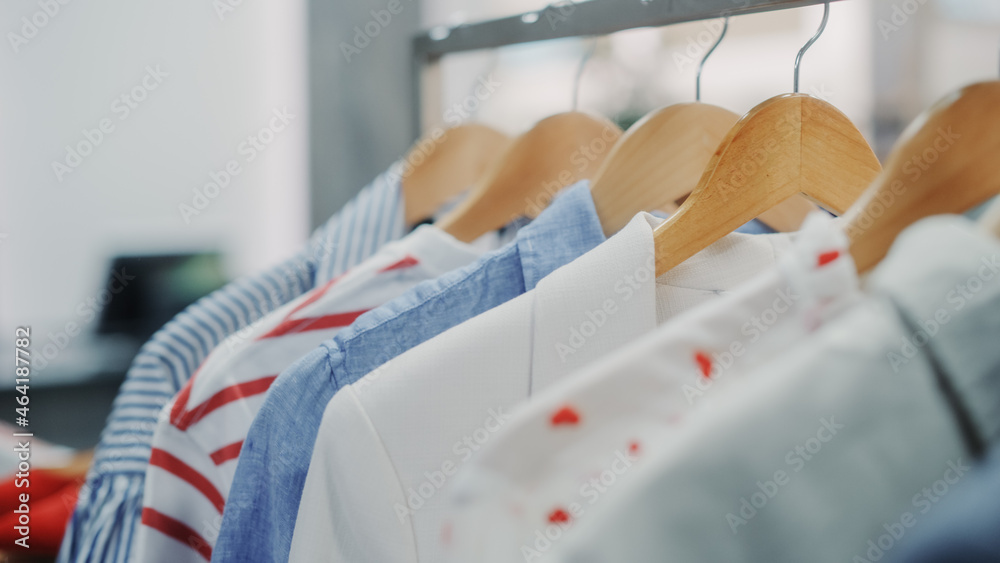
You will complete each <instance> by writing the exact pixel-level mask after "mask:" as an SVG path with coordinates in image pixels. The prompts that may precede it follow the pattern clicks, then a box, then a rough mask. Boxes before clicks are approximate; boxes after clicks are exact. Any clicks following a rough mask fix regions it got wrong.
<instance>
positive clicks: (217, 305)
mask: <svg viewBox="0 0 1000 563" xmlns="http://www.w3.org/2000/svg"><path fill="white" fill-rule="evenodd" d="M394 169H395V168H390V172H386V173H383V174H382V175H380V176H378V177H377V178H376V179H375V180H373V181H372V183H371V184H369V185H368V186H367V187H366V188H365V189H364V190H362V191H361V193H359V194H358V195H357V196H356V197H355V198H354V199H353V200H352V201H351V202H350V203H348V204H347V205H346V206H344V208H343V209H342V210H341V211H340V212H338V213H337V214H336V215H334V216H333V217H331V218H330V220H329V221H327V222H326V223H325V224H324V225H323V226H321V227H319V228H318V229H317V230H316V231H315V233H313V236H312V237H311V238H310V240H309V242H308V244H307V245H306V248H305V249H304V250H303V251H302V252H300V253H299V254H297V255H295V256H294V257H292V258H290V259H288V260H286V261H285V262H283V263H281V264H279V265H277V266H275V267H273V268H271V269H270V270H267V271H265V272H263V273H260V274H257V275H254V276H248V277H244V278H241V279H239V280H236V281H234V282H232V283H230V284H228V285H226V286H225V287H223V288H222V289H219V290H218V291H215V292H213V293H212V294H211V295H208V296H206V297H204V298H202V299H200V300H199V301H198V302H196V303H194V304H193V305H191V306H190V307H188V308H187V309H185V310H184V311H183V312H181V313H180V314H178V315H177V316H176V317H175V318H174V319H173V320H171V321H170V322H169V323H167V324H166V325H165V326H164V327H163V328H161V329H160V330H159V331H158V332H157V333H156V334H154V335H153V337H152V338H151V339H150V341H149V342H147V343H146V344H145V345H144V346H143V347H142V349H141V350H140V351H139V353H138V355H137V356H136V357H135V359H134V360H133V362H132V365H131V367H130V368H129V371H128V373H127V374H126V376H125V381H124V383H122V386H121V389H120V390H119V391H118V396H117V397H116V399H115V402H114V405H113V407H112V411H111V415H110V416H109V417H108V421H107V424H106V426H105V428H104V432H103V434H102V435H101V441H100V444H98V446H97V449H96V451H95V454H94V462H93V465H92V466H91V468H90V473H89V474H88V476H87V483H86V484H85V485H84V486H83V488H82V489H81V490H80V495H79V500H78V502H77V506H76V510H75V512H74V513H73V517H72V519H71V520H70V522H69V525H68V527H67V529H66V535H65V536H64V538H63V543H62V547H61V550H60V553H59V559H58V561H59V562H60V563H70V562H72V563H82V562H101V563H105V562H114V563H126V562H127V561H128V560H129V552H130V549H131V546H132V543H133V541H134V538H135V531H136V527H137V526H138V524H139V519H140V516H141V513H142V495H143V486H144V480H145V475H146V467H147V465H148V463H149V456H150V447H151V442H152V438H153V430H154V429H155V428H156V422H157V417H158V416H159V415H160V411H161V409H162V407H163V405H164V404H166V403H167V402H168V401H169V400H170V398H171V397H173V396H174V394H176V393H177V392H178V391H179V390H180V389H181V387H182V386H183V385H184V384H185V383H186V382H187V380H188V379H189V378H190V377H191V375H192V374H193V373H194V371H195V370H196V369H197V368H198V366H199V365H201V363H202V362H203V361H204V360H205V358H206V357H207V356H208V354H209V353H210V352H211V351H212V349H213V348H214V347H215V346H217V345H218V344H219V343H220V342H222V341H223V340H224V339H225V338H226V337H227V336H229V335H231V334H233V333H236V332H239V331H242V330H244V329H246V328H247V327H250V326H251V325H253V324H254V323H255V322H258V321H260V320H261V319H263V318H264V316H266V315H267V314H268V313H270V312H271V311H273V310H275V309H277V308H278V307H280V306H282V305H284V304H285V303H287V302H289V301H291V300H292V299H294V298H296V297H298V296H299V295H302V294H303V293H306V292H307V291H309V290H311V289H312V288H313V287H315V286H317V285H320V284H323V283H325V282H327V281H329V280H330V279H332V278H334V277H336V276H338V275H340V274H342V273H343V272H345V271H346V270H347V269H348V268H350V267H352V266H354V265H356V264H359V263H360V262H362V261H363V260H364V259H366V258H368V257H369V256H371V255H372V254H374V253H375V251H376V250H378V248H379V247H380V246H381V245H382V244H384V243H386V242H388V241H390V240H395V239H397V238H399V237H400V236H402V234H403V230H404V220H403V197H402V192H401V189H400V181H399V177H398V175H396V174H394V173H392V172H391V171H392V170H394ZM220 518H221V517H220Z"/></svg>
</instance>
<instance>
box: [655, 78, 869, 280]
mask: <svg viewBox="0 0 1000 563" xmlns="http://www.w3.org/2000/svg"><path fill="white" fill-rule="evenodd" d="M880 170H881V167H880V165H879V162H878V159H877V158H876V157H875V153H874V152H873V151H872V150H871V147H870V146H869V145H868V143H867V142H866V141H865V139H864V136H863V135H861V132H860V131H858V129H857V127H855V126H854V124H853V123H851V121H850V120H849V119H848V118H847V117H846V116H845V115H844V114H843V113H841V112H840V111H839V110H837V109H836V108H835V107H833V106H832V105H830V104H829V103H827V102H824V101H822V100H819V99H817V98H813V97H811V96H807V95H803V94H787V95H783V96H777V97H775V98H771V99H769V100H767V101H765V102H764V103H762V104H760V105H758V106H757V107H755V108H754V109H752V110H750V112H748V113H747V114H746V115H745V116H744V117H743V118H742V119H740V121H739V122H738V123H737V124H736V125H735V126H734V127H733V128H732V129H731V130H730V131H729V133H728V135H727V136H726V138H725V139H724V140H723V141H722V143H720V145H719V147H718V150H717V151H716V152H715V153H714V154H713V155H712V157H711V159H710V162H709V164H708V166H707V168H706V170H705V173H704V174H703V175H702V178H701V180H700V181H699V183H698V186H697V187H696V188H695V189H694V191H693V192H692V193H691V196H690V197H689V198H688V199H687V200H686V201H685V202H684V204H683V205H681V207H680V209H679V210H678V211H677V213H675V214H674V215H673V216H671V217H670V219H668V220H667V221H665V222H664V223H663V224H662V225H660V226H659V227H658V228H657V229H656V232H655V234H654V239H655V242H656V265H657V268H656V271H657V275H660V274H662V273H664V272H667V271H669V270H670V269H671V268H673V267H674V266H676V265H678V264H680V263H681V262H683V261H685V260H687V259H688V258H690V257H691V256H693V255H695V254H696V253H698V252H699V251H701V250H703V249H704V248H706V247H707V246H709V245H710V244H712V243H713V242H715V241H717V240H719V239H721V238H722V237H724V236H725V235H727V234H729V233H731V232H733V231H734V230H736V229H737V228H738V227H739V226H740V225H743V224H744V223H746V222H747V221H750V220H751V219H753V218H755V217H757V216H759V215H761V214H762V213H764V212H765V211H767V210H769V209H771V208H773V207H775V206H776V205H777V204H779V203H781V202H782V201H785V200H787V199H788V198H790V197H792V196H794V195H796V194H799V193H803V194H805V195H806V196H807V197H809V198H810V199H812V200H813V201H815V202H816V203H818V204H819V205H821V206H823V207H825V208H826V209H828V210H830V211H833V212H835V213H838V214H839V213H843V212H844V211H846V210H847V208H848V207H849V206H850V204H851V203H853V202H854V201H855V199H856V198H857V197H858V196H859V195H860V194H861V193H862V192H863V191H864V189H865V188H866V187H867V186H868V185H869V184H870V183H871V181H872V180H873V179H874V178H875V177H876V176H877V175H878V173H879V171H880Z"/></svg>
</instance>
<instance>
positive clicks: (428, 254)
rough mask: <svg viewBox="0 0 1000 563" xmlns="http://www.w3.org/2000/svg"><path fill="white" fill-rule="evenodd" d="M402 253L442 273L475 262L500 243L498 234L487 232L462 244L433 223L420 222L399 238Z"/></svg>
mask: <svg viewBox="0 0 1000 563" xmlns="http://www.w3.org/2000/svg"><path fill="white" fill-rule="evenodd" d="M390 244H392V245H393V246H397V247H398V248H399V250H400V253H401V254H405V255H407V256H410V257H413V258H415V259H416V260H417V261H419V262H420V263H421V264H423V265H424V266H425V267H427V268H428V269H430V270H431V271H432V272H434V275H441V274H443V273H446V272H450V271H451V270H454V269H455V268H461V267H462V266H465V265H466V264H470V263H472V262H474V261H475V260H476V259H477V258H479V257H480V256H481V255H482V254H483V253H484V252H487V251H490V250H494V249H496V248H497V247H498V246H500V245H499V235H498V234H497V233H496V232H490V233H487V234H485V235H483V236H482V237H480V238H479V239H476V240H475V241H473V242H471V243H464V242H462V241H460V240H458V239H456V238H455V237H453V236H451V235H449V234H448V233H446V232H444V231H443V230H441V229H440V228H438V227H435V226H434V225H420V226H419V227H417V228H416V229H415V230H414V231H413V232H412V233H410V234H409V235H407V236H405V237H403V238H402V239H400V240H399V241H396V242H394V243H390Z"/></svg>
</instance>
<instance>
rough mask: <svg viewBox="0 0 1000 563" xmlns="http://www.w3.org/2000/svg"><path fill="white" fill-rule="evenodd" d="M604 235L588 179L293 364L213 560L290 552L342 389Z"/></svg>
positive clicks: (252, 442)
mask: <svg viewBox="0 0 1000 563" xmlns="http://www.w3.org/2000/svg"><path fill="white" fill-rule="evenodd" d="M604 238H605V237H604V231H603V230H602V228H601V224H600V222H599V220H598V218H597V212H596V211H595V210H594V202H593V200H592V199H591V197H590V190H589V188H588V185H587V182H586V181H583V182H580V183H578V184H576V185H574V186H572V187H570V188H568V189H566V190H565V191H564V192H563V193H562V194H560V195H559V196H558V197H557V198H556V199H555V201H553V203H552V204H551V205H550V206H549V207H548V208H547V209H546V210H545V211H543V212H542V213H541V214H540V215H539V216H538V218H537V219H535V220H534V221H533V222H532V223H531V224H530V225H528V226H526V227H524V228H522V229H521V230H520V231H519V232H518V233H517V238H516V239H515V240H514V241H512V242H511V243H509V244H508V245H506V246H504V247H503V248H500V249H499V250H496V251H494V252H492V253H490V254H487V255H485V256H483V257H482V258H480V259H479V260H478V261H476V262H474V263H473V264H470V265H469V266H466V267H464V268H460V269H458V270H455V271H453V272H449V273H448V274H445V275H444V276H441V277H439V278H437V279H435V280H431V281H427V282H423V283H421V284H420V285H418V286H416V287H415V288H413V289H412V290H410V291H409V292H408V293H406V294H404V295H402V296H400V297H398V298H397V299H395V300H393V301H391V302H389V303H387V304H386V305H383V306H382V307H380V308H378V309H375V310H373V311H370V312H368V313H366V314H365V315H363V316H361V317H359V318H358V319H357V320H356V321H355V322H354V324H353V325H351V326H350V327H349V328H347V329H345V330H343V331H341V332H340V333H339V334H338V335H337V336H335V337H334V338H332V339H330V340H328V341H327V342H325V343H323V345H322V346H320V347H319V348H317V349H316V350H314V351H313V352H311V353H310V354H308V355H306V356H305V357H303V358H302V359H300V360H299V361H298V362H296V363H295V364H294V365H292V366H291V367H289V368H288V369H287V370H285V371H284V372H283V373H282V374H281V375H280V376H279V377H278V379H277V380H275V382H274V384H273V385H272V386H271V390H270V392H269V393H268V396H267V399H266V400H265V402H264V405H263V406H262V408H261V410H260V412H259V413H258V414H257V418H256V419H254V422H253V425H252V426H251V427H250V432H249V434H248V435H247V438H246V440H244V442H243V449H242V450H241V452H240V459H239V465H238V466H237V468H236V476H235V477H234V480H233V485H232V488H231V490H230V493H229V499H228V501H227V502H226V508H225V512H224V514H223V519H222V528H221V531H220V533H219V538H218V541H217V542H216V546H215V550H214V552H213V554H212V560H213V561H232V562H239V563H244V562H247V561H287V560H288V553H289V550H290V548H291V543H292V532H293V531H294V527H295V518H296V515H297V514H298V508H299V500H300V499H301V496H302V489H303V486H304V483H305V479H306V473H307V471H308V469H309V460H310V459H311V458H312V451H313V445H314V444H315V441H316V434H317V432H318V430H319V426H320V421H321V420H322V418H323V411H324V409H325V408H326V405H327V403H328V402H329V401H330V398H331V397H333V395H334V394H335V393H336V392H337V390H338V389H340V388H341V387H343V386H345V385H348V384H351V383H354V382H355V381H357V380H358V379H360V378H361V377H363V376H364V375H365V374H367V373H369V372H371V371H372V370H374V369H375V368H377V367H378V366H380V365H382V364H383V363H385V362H387V361H388V360H390V359H392V358H394V357H396V356H398V355H399V354H401V353H403V352H405V351H407V350H409V349H410V348H413V347H414V346H417V345H418V344H420V343H422V342H424V341H426V340H428V339H430V338H432V337H434V336H435V335H437V334H440V333H442V332H444V331H446V330H448V329H449V328H451V327H453V326H455V325H457V324H459V323H461V322H463V321H465V320H467V319H470V318H472V317H474V316H476V315H478V314H480V313H483V312H485V311H487V310H489V309H492V308H493V307H496V306H498V305H500V304H502V303H505V302H507V301H509V300H510V299H513V298H514V297H517V296H518V295H521V294H522V293H524V292H525V291H527V290H529V289H532V288H533V287H535V284H537V283H538V282H539V280H541V279H542V278H543V277H545V276H546V275H548V274H549V273H550V272H552V271H553V270H555V269H557V268H559V267H560V266H563V265H564V264H567V263H569V262H571V261H572V260H574V259H575V258H577V257H579V256H581V255H583V254H585V253H586V252H587V251H589V250H591V249H592V248H594V247H595V246H597V245H598V244H600V243H601V242H603V241H604ZM347 430H349V429H345V431H347Z"/></svg>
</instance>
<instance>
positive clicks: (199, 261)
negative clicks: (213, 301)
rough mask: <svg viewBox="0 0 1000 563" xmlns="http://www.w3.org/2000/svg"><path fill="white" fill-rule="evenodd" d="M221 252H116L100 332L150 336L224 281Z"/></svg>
mask: <svg viewBox="0 0 1000 563" xmlns="http://www.w3.org/2000/svg"><path fill="white" fill-rule="evenodd" d="M221 262H222V260H221V257H220V255H219V254H217V253H212V252H205V253H196V254H157V255H146V256H116V257H115V258H114V259H113V260H112V261H111V267H110V270H109V272H108V276H107V278H106V282H105V285H104V286H103V287H102V289H101V292H100V294H101V296H102V297H103V298H104V300H105V301H107V297H104V295H105V291H104V290H107V293H108V294H110V296H111V297H110V301H107V304H106V305H104V307H103V309H101V313H100V320H99V322H98V325H97V333H98V334H127V335H129V336H131V337H134V338H137V339H140V340H146V339H147V338H149V337H150V336H151V335H152V334H153V333H154V332H156V330H157V329H159V328H160V327H162V326H163V325H164V324H166V323H167V321H169V320H170V319H171V318H173V317H174V316H175V315H176V314H177V313H179V312H181V311H182V310H184V308H185V307H187V306H188V305H190V304H191V303H194V302H195V301H197V300H198V299H199V298H201V297H202V296H204V295H207V294H208V293H211V292H212V291H214V290H216V289H218V288H220V287H222V286H223V285H224V284H225V283H226V277H225V275H224V273H223V269H222V263H221Z"/></svg>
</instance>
